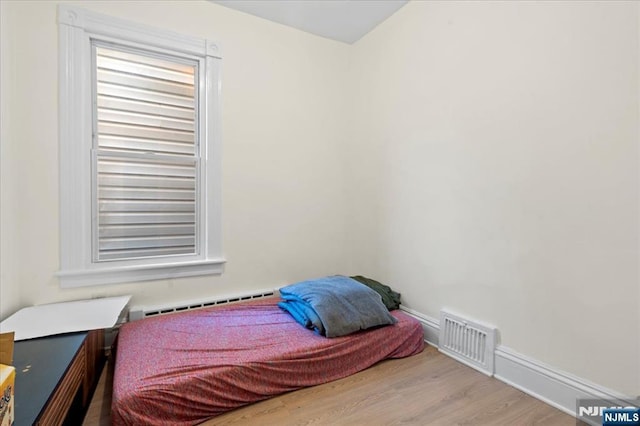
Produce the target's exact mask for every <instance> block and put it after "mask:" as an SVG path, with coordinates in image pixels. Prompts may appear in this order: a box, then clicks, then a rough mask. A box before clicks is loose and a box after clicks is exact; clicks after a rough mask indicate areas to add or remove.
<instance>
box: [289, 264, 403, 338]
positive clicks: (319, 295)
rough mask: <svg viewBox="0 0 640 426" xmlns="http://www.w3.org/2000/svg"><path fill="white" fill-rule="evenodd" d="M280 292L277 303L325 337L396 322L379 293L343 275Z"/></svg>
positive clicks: (320, 279) (308, 282)
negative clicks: (280, 298) (279, 300)
mask: <svg viewBox="0 0 640 426" xmlns="http://www.w3.org/2000/svg"><path fill="white" fill-rule="evenodd" d="M280 296H281V297H282V301H281V302H280V303H279V304H278V306H280V307H281V308H282V309H284V310H285V311H287V312H289V313H290V314H291V316H293V318H294V319H295V320H296V321H297V322H299V323H300V324H302V325H303V326H305V327H307V328H309V329H312V330H315V331H316V332H317V333H318V334H321V335H323V336H326V337H337V336H343V335H346V334H350V333H353V332H355V331H358V330H365V329H367V328H371V327H376V326H381V325H389V324H395V323H396V319H395V318H394V317H393V315H391V314H390V313H389V311H388V310H387V308H386V307H385V305H384V304H383V303H382V299H381V297H380V295H379V294H378V293H376V292H375V291H374V290H372V289H370V288H369V287H367V286H366V285H364V284H361V283H359V282H357V281H355V280H353V279H351V278H348V277H344V276H340V275H336V276H331V277H324V278H318V279H314V280H309V281H303V282H299V283H297V284H292V285H289V286H286V287H283V288H281V289H280Z"/></svg>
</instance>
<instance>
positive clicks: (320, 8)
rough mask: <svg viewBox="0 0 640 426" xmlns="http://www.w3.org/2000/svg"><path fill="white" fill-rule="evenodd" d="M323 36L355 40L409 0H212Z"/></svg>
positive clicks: (339, 39) (351, 41) (345, 40)
mask: <svg viewBox="0 0 640 426" xmlns="http://www.w3.org/2000/svg"><path fill="white" fill-rule="evenodd" d="M211 1H213V2H214V3H217V4H220V5H222V6H226V7H230V8H232V9H236V10H240V11H242V12H246V13H249V14H251V15H255V16H259V17H261V18H264V19H268V20H270V21H274V22H278V23H280V24H284V25H288V26H290V27H293V28H297V29H299V30H302V31H306V32H309V33H312V34H316V35H319V36H321V37H326V38H330V39H333V40H338V41H342V42H345V43H354V42H356V41H358V40H359V39H360V38H361V37H362V36H364V35H365V34H366V33H368V32H369V31H371V30H372V29H373V28H375V27H376V26H377V25H378V24H379V23H380V22H382V21H384V20H385V19H387V18H388V17H389V16H391V15H392V14H393V13H394V12H395V11H397V10H398V9H400V8H401V7H402V6H404V5H405V4H406V3H407V2H408V0H211Z"/></svg>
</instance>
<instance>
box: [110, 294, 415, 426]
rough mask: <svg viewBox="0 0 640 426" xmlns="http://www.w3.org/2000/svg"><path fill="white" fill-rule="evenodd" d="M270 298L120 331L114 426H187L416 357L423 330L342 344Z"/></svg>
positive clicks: (408, 321)
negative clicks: (308, 326)
mask: <svg viewBox="0 0 640 426" xmlns="http://www.w3.org/2000/svg"><path fill="white" fill-rule="evenodd" d="M278 300H279V299H278V298H277V297H273V298H267V299H261V300H255V301H250V302H242V303H238V304H231V305H224V306H219V307H214V308H208V309H201V310H197V311H190V312H184V313H180V314H173V315H165V316H159V317H153V318H148V319H144V320H140V321H134V322H130V323H127V324H125V325H124V326H123V327H122V329H121V330H120V334H119V337H118V348H117V355H116V369H115V373H114V380H113V402H112V421H113V424H114V425H142V424H145V425H159V424H162V425H192V424H197V423H201V422H203V421H205V420H207V419H209V418H211V417H214V416H217V415H219V414H221V413H223V412H225V411H229V410H231V409H234V408H237V407H240V406H242V405H246V404H249V403H252V402H255V401H259V400H263V399H266V398H269V397H271V396H274V395H278V394H281V393H283V392H287V391H292V390H294V389H299V388H301V387H305V386H313V385H317V384H320V383H326V382H329V381H332V380H336V379H339V378H342V377H346V376H349V375H351V374H354V373H356V372H358V371H360V370H363V369H365V368H367V367H369V366H371V365H373V364H375V363H376V362H378V361H380V360H383V359H386V358H401V357H406V356H409V355H414V354H416V353H419V352H420V351H422V349H423V345H424V342H423V332H422V326H421V325H420V323H419V322H417V321H416V320H414V319H413V318H411V317H409V316H407V315H405V314H404V313H402V312H400V311H393V312H392V314H393V315H394V316H395V317H396V318H397V319H398V323H397V324H395V325H390V326H386V327H381V328H376V329H371V330H367V331H363V332H358V333H355V334H351V335H348V336H343V337H336V338H330V339H329V338H326V337H322V336H319V335H317V334H315V333H314V332H313V331H311V330H307V329H305V328H304V327H302V326H301V325H300V324H298V323H296V322H295V321H294V320H293V319H292V318H291V316H290V315H289V314H288V313H286V312H283V311H282V310H281V309H280V308H278V307H277V306H276V303H277V302H278Z"/></svg>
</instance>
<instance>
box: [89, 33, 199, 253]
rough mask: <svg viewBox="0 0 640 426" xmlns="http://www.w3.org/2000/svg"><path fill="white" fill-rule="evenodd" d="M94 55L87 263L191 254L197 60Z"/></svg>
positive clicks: (114, 51)
mask: <svg viewBox="0 0 640 426" xmlns="http://www.w3.org/2000/svg"><path fill="white" fill-rule="evenodd" d="M93 52H94V61H95V62H94V64H95V67H94V69H95V78H94V102H95V108H96V114H95V122H94V142H93V170H94V173H93V176H94V180H95V181H94V186H93V188H94V227H93V234H94V235H93V257H94V261H108V260H125V259H136V258H148V257H152V256H169V255H182V254H197V252H198V231H197V228H198V203H199V196H198V194H199V192H198V189H199V188H198V187H199V184H198V173H199V170H198V168H199V167H198V165H199V149H198V140H197V135H198V131H197V129H198V113H197V111H198V108H197V106H198V96H197V94H198V79H197V76H198V63H197V62H195V61H193V62H191V63H189V62H188V61H185V60H182V59H179V58H172V57H169V56H164V57H161V56H157V57H156V56H155V55H152V54H143V53H141V52H136V51H134V50H129V49H123V50H118V48H117V47H112V46H104V45H100V44H94V45H93Z"/></svg>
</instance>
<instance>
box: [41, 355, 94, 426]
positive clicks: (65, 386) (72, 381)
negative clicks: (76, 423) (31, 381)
mask: <svg viewBox="0 0 640 426" xmlns="http://www.w3.org/2000/svg"><path fill="white" fill-rule="evenodd" d="M85 356H86V354H85V346H84V344H83V345H82V346H81V347H80V350H79V351H78V354H77V355H76V357H75V359H74V360H73V363H71V366H70V367H69V370H67V373H66V374H65V376H64V377H63V378H62V380H61V381H60V383H59V384H58V387H57V388H56V391H55V392H54V394H53V396H52V397H51V399H50V400H49V403H48V404H47V407H46V408H45V410H44V413H42V416H40V419H39V420H38V424H39V425H47V426H50V425H61V424H62V422H63V421H64V419H65V417H66V416H67V412H68V411H69V407H70V406H71V403H72V402H73V399H74V397H75V396H76V393H77V392H78V388H79V387H80V385H81V384H82V379H83V377H84V369H85Z"/></svg>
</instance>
